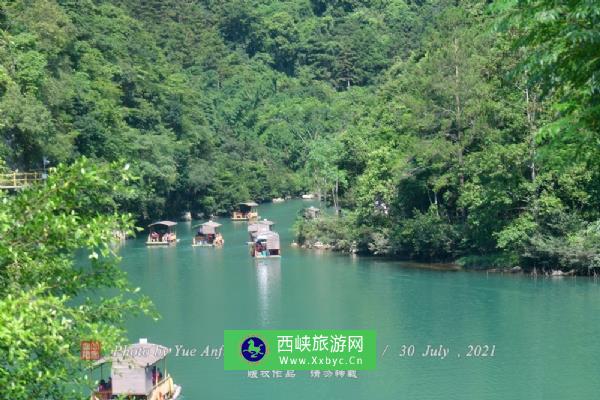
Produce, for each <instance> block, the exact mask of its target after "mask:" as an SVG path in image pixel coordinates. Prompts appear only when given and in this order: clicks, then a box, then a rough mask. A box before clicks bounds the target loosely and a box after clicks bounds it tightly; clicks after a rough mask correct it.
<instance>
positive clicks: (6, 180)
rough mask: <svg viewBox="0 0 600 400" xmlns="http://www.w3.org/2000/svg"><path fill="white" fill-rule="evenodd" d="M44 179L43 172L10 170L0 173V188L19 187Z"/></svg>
mask: <svg viewBox="0 0 600 400" xmlns="http://www.w3.org/2000/svg"><path fill="white" fill-rule="evenodd" d="M43 179H44V173H43V172H11V173H8V174H0V189H20V188H23V187H25V186H29V185H31V184H33V183H36V182H40V181H42V180H43Z"/></svg>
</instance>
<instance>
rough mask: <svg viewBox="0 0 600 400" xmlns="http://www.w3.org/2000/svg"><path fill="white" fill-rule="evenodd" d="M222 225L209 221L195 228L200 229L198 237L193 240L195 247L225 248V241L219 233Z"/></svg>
mask: <svg viewBox="0 0 600 400" xmlns="http://www.w3.org/2000/svg"><path fill="white" fill-rule="evenodd" d="M220 226H221V224H219V223H218V222H214V221H208V222H205V223H203V224H200V225H196V226H194V228H199V229H198V232H197V233H196V236H194V238H193V239H192V246H193V247H214V246H223V244H225V240H223V236H222V235H221V233H220V232H219V227H220Z"/></svg>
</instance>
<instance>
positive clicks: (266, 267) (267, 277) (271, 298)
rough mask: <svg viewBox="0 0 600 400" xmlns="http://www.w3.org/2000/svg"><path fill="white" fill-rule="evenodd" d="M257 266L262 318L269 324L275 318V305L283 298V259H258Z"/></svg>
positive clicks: (263, 321)
mask: <svg viewBox="0 0 600 400" xmlns="http://www.w3.org/2000/svg"><path fill="white" fill-rule="evenodd" d="M255 268H256V283H257V287H258V311H259V314H260V320H261V322H262V323H263V324H265V325H268V324H269V323H270V322H271V321H274V320H275V318H274V316H273V315H271V314H272V312H273V306H274V305H277V304H278V303H279V301H280V300H281V296H280V295H281V259H280V258H272V259H264V260H256V264H255Z"/></svg>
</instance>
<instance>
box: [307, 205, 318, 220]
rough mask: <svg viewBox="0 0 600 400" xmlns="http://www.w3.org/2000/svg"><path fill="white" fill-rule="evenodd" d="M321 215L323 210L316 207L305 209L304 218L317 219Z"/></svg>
mask: <svg viewBox="0 0 600 400" xmlns="http://www.w3.org/2000/svg"><path fill="white" fill-rule="evenodd" d="M319 215H321V210H320V209H319V208H317V207H315V206H310V207H308V208H305V209H304V218H305V219H316V218H319Z"/></svg>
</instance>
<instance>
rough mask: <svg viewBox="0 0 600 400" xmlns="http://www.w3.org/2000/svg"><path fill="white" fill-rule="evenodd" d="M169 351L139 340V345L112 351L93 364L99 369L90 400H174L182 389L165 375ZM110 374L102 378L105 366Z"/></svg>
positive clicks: (166, 373) (169, 376)
mask: <svg viewBox="0 0 600 400" xmlns="http://www.w3.org/2000/svg"><path fill="white" fill-rule="evenodd" d="M169 352H170V349H169V348H167V347H165V346H161V345H158V344H153V343H148V341H147V340H146V339H140V341H139V343H135V344H132V345H129V346H127V347H124V348H120V349H118V350H116V351H114V352H113V353H112V354H111V355H110V356H108V357H104V358H101V359H100V360H98V361H97V362H96V363H95V364H94V367H95V368H100V380H99V382H100V383H99V385H98V387H97V388H96V390H94V391H93V392H92V395H91V398H90V400H109V399H117V398H119V399H120V398H128V399H129V398H135V399H139V400H176V399H177V398H178V397H179V395H180V394H181V386H179V385H176V384H175V383H174V382H173V378H172V377H171V375H169V373H168V372H167V364H166V357H167V355H168V354H169ZM107 364H110V375H109V376H108V379H107V380H105V379H104V365H107Z"/></svg>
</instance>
